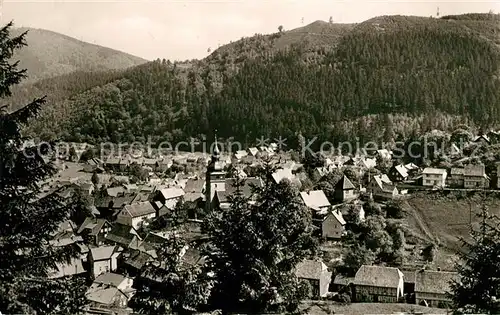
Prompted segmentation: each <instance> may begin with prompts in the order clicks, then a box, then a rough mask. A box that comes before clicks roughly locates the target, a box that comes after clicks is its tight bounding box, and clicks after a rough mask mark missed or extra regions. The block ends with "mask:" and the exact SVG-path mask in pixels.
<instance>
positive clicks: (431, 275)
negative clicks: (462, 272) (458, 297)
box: [415, 269, 459, 308]
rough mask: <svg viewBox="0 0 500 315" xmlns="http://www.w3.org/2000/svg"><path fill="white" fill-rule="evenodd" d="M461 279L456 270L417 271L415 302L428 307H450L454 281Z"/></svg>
mask: <svg viewBox="0 0 500 315" xmlns="http://www.w3.org/2000/svg"><path fill="white" fill-rule="evenodd" d="M458 279H459V276H458V273H456V272H445V271H431V270H423V269H422V270H417V271H415V302H416V304H419V305H425V306H428V307H439V308H448V307H449V305H450V304H451V298H450V296H449V295H448V294H449V293H451V283H452V281H457V280H458Z"/></svg>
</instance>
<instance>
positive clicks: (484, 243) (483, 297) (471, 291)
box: [451, 207, 500, 314]
mask: <svg viewBox="0 0 500 315" xmlns="http://www.w3.org/2000/svg"><path fill="white" fill-rule="evenodd" d="M478 216H479V218H480V220H481V223H480V225H479V228H477V229H472V241H470V242H466V241H465V240H462V241H463V242H464V247H466V250H465V252H464V253H459V254H460V256H461V261H459V262H458V263H457V266H456V269H457V271H458V273H459V275H460V277H459V279H458V281H455V282H453V283H452V285H451V286H452V292H451V293H452V299H453V304H454V310H455V313H456V314H500V303H499V302H500V229H499V226H500V219H499V218H498V217H497V216H492V215H489V214H488V212H487V209H486V207H483V211H482V213H481V214H478Z"/></svg>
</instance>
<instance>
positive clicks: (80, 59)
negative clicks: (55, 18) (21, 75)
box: [12, 28, 147, 83]
mask: <svg viewBox="0 0 500 315" xmlns="http://www.w3.org/2000/svg"><path fill="white" fill-rule="evenodd" d="M26 31H27V32H28V34H27V36H26V41H27V43H28V47H25V48H24V49H22V50H20V51H19V52H18V53H17V54H16V55H15V57H14V58H15V59H16V60H20V66H21V67H23V68H25V69H28V75H29V78H28V80H26V81H25V82H24V83H30V82H33V81H36V80H39V79H44V78H49V77H53V76H57V75H62V74H67V73H71V72H73V71H103V70H111V69H124V68H128V67H131V66H136V65H139V64H142V63H145V62H147V61H146V60H144V59H142V58H139V57H135V56H132V55H129V54H126V53H123V52H120V51H116V50H113V49H110V48H105V47H102V46H98V45H93V44H90V43H86V42H82V41H79V40H76V39H74V38H72V37H69V36H66V35H63V34H59V33H55V32H51V31H47V30H43V29H32V28H15V29H13V30H12V35H19V34H21V33H23V32H26Z"/></svg>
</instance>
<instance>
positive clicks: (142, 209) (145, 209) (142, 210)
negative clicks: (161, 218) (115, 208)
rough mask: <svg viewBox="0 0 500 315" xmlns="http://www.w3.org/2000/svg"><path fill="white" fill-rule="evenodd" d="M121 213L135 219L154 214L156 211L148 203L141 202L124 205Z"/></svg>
mask: <svg viewBox="0 0 500 315" xmlns="http://www.w3.org/2000/svg"><path fill="white" fill-rule="evenodd" d="M123 212H125V213H128V214H130V216H131V217H132V218H137V217H142V216H146V215H149V214H153V213H156V210H155V208H153V205H151V203H150V202H149V201H143V202H137V203H133V204H131V205H126V206H125V208H123Z"/></svg>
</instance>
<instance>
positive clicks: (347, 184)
mask: <svg viewBox="0 0 500 315" xmlns="http://www.w3.org/2000/svg"><path fill="white" fill-rule="evenodd" d="M334 194H335V199H336V200H338V201H348V200H352V199H355V198H356V197H357V194H356V187H354V185H353V184H352V182H351V181H350V180H349V178H347V176H345V175H344V176H342V178H341V179H340V180H339V181H338V182H337V184H336V185H335V193H334Z"/></svg>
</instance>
